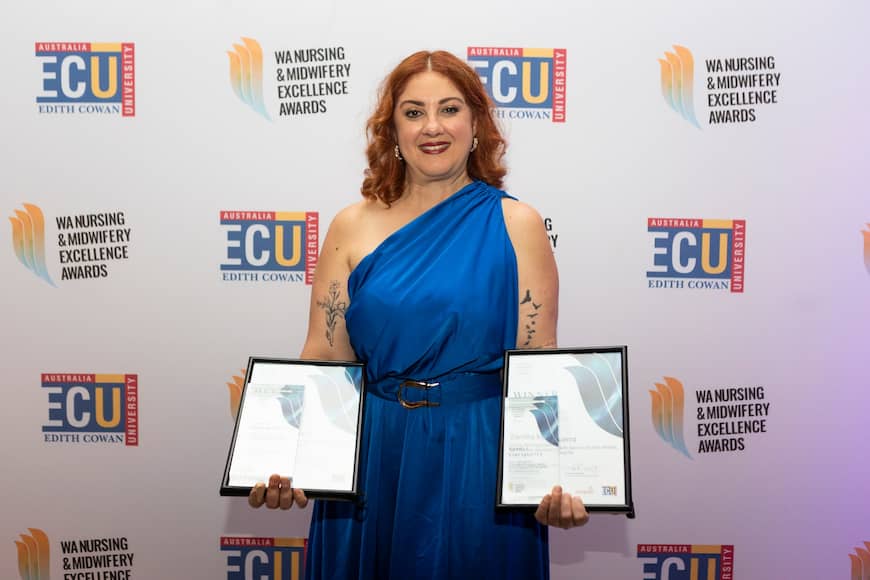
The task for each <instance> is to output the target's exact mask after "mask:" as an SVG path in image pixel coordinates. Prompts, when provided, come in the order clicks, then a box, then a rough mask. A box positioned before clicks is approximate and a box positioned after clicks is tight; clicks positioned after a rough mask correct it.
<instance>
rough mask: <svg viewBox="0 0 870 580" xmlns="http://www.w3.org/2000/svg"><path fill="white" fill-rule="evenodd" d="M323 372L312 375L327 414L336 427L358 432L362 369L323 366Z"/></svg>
mask: <svg viewBox="0 0 870 580" xmlns="http://www.w3.org/2000/svg"><path fill="white" fill-rule="evenodd" d="M320 370H321V372H322V373H323V374H317V375H312V376H311V380H313V381H314V384H316V385H317V389H318V390H317V392H318V393H319V395H320V402H321V404H322V405H323V410H324V412H325V413H326V416H327V417H328V418H329V420H330V421H332V423H333V424H335V426H336V427H338V428H339V429H341V430H342V431H346V432H348V433H356V428H357V418H358V417H359V415H358V413H357V411H358V409H359V397H360V384H361V383H360V381H361V377H362V374H361V370H360V369H358V368H354V369H343V368H334V367H323V368H322V369H320Z"/></svg>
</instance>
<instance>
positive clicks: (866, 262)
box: [861, 224, 870, 272]
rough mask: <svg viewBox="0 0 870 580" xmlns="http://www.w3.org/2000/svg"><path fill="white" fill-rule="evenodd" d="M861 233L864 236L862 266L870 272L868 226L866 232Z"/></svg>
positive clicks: (869, 226)
mask: <svg viewBox="0 0 870 580" xmlns="http://www.w3.org/2000/svg"><path fill="white" fill-rule="evenodd" d="M861 233H862V234H864V265H865V266H866V267H867V271H868V272H870V224H867V231H864V230H861Z"/></svg>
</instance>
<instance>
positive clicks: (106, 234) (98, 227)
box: [9, 203, 132, 286]
mask: <svg viewBox="0 0 870 580" xmlns="http://www.w3.org/2000/svg"><path fill="white" fill-rule="evenodd" d="M22 207H23V208H24V210H23V211H22V210H18V209H16V210H14V211H13V212H12V213H13V215H11V216H9V222H10V223H11V225H12V248H13V251H14V252H15V256H16V257H17V258H18V261H19V262H21V264H22V265H23V266H24V267H25V268H27V269H28V270H30V271H31V272H33V273H34V274H35V275H36V276H38V277H39V278H41V279H43V280H45V281H46V282H47V283H48V284H50V285H52V286H57V284H56V283H55V280H57V279H60V280H88V279H98V278H106V277H108V276H109V274H110V273H111V271H112V266H113V264H114V263H117V262H119V261H126V260H127V259H128V258H129V244H130V239H131V236H132V228H131V227H129V225H128V224H127V217H126V214H125V213H124V212H123V211H108V212H101V213H90V214H76V215H65V216H57V217H55V218H54V222H55V224H56V226H57V233H56V238H55V239H56V245H55V244H52V248H51V250H52V253H54V251H55V250H56V251H57V257H58V262H59V263H60V275H59V276H57V275H55V276H54V277H52V276H51V275H50V274H49V272H48V266H47V264H46V255H47V243H46V240H47V239H49V238H47V235H46V220H45V216H44V215H43V212H42V209H41V208H40V207H39V206H36V205H33V204H30V203H25V204H22Z"/></svg>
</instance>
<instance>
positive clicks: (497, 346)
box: [306, 182, 549, 580]
mask: <svg viewBox="0 0 870 580" xmlns="http://www.w3.org/2000/svg"><path fill="white" fill-rule="evenodd" d="M505 195H506V194H505V193H504V192H502V191H499V190H497V189H495V188H493V187H490V186H489V185H487V184H485V183H482V182H475V183H472V184H470V185H468V186H466V187H465V188H463V189H461V190H460V191H458V192H456V193H455V194H453V195H452V196H451V197H449V198H447V199H446V200H444V201H443V202H441V203H440V204H438V205H436V206H435V207H433V208H432V209H430V210H429V211H427V212H426V213H424V214H423V215H421V216H420V217H418V218H416V219H415V220H413V221H412V222H410V223H409V224H407V225H406V226H404V227H403V228H402V229H400V230H399V231H397V232H395V233H394V234H392V235H391V236H390V237H388V238H387V239H386V240H385V241H384V242H383V243H382V244H381V245H380V246H378V247H377V249H375V251H373V252H372V253H371V254H369V255H368V256H366V257H365V258H364V259H363V260H362V261H361V262H360V263H359V265H358V266H357V267H356V269H355V270H354V271H353V272H352V273H351V275H350V279H349V281H348V293H349V295H350V306H349V307H348V309H347V312H346V316H345V319H346V322H347V329H348V332H349V335H350V340H351V344H352V346H353V348H354V351H355V352H356V354H357V356H358V357H359V359H360V360H362V361H365V362H366V363H367V377H366V378H367V381H368V384H367V386H366V393H367V395H366V397H367V398H366V409H365V427H364V432H363V440H362V453H361V469H360V480H359V481H360V490H361V492H362V494H363V496H362V500H361V501H360V502H358V503H349V502H348V503H344V502H326V501H318V502H316V503H315V506H314V512H313V514H312V521H311V531H310V534H309V553H308V558H307V562H306V576H307V577H308V578H318V579H320V578H323V579H335V578H341V579H357V578H367V579H377V580H386V579H392V580H409V579H414V578H438V579H445V578H459V579H465V578H468V579H480V578H493V579H499V580H501V579H504V578H516V579H522V580H529V579H534V578H548V577H549V564H548V546H547V530H546V528H545V527H542V526H540V525H539V524H538V523H537V522H535V520H534V518H533V517H532V516H531V515H530V514H522V513H516V512H508V513H503V512H498V513H497V512H496V510H495V488H496V475H497V474H496V470H497V455H498V432H499V420H500V412H501V411H500V398H499V397H500V379H499V369H500V368H501V366H502V357H503V352H504V350H505V349H507V348H514V346H515V343H516V328H517V293H518V291H517V265H516V256H515V254H514V250H513V246H512V245H511V241H510V239H509V238H508V234H507V230H506V229H505V224H504V217H503V214H502V209H501V200H502V197H504V196H505ZM406 380H415V381H422V382H428V383H435V382H437V383H439V385H438V386H437V387H433V388H431V389H429V390H426V391H424V390H422V389H414V388H403V390H402V395H403V398H404V399H406V400H408V401H420V400H424V401H427V402H430V403H439V406H426V407H421V408H416V409H407V408H405V407H403V406H402V405H400V403H399V402H398V398H397V391H398V390H399V385H400V384H401V383H402V382H403V381H406Z"/></svg>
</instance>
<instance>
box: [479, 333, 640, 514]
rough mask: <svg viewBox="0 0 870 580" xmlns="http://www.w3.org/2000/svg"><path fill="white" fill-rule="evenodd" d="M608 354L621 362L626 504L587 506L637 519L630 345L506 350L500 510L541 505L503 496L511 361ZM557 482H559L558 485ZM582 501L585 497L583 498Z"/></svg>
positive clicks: (500, 450)
mask: <svg viewBox="0 0 870 580" xmlns="http://www.w3.org/2000/svg"><path fill="white" fill-rule="evenodd" d="M604 353H618V354H619V356H620V361H621V365H620V367H621V373H620V374H621V377H620V382H621V387H622V388H621V410H622V449H621V451H622V454H623V474H624V477H623V481H622V485H623V489H624V490H625V491H624V495H623V499H624V501H623V502H622V503H618V504H611V503H606V504H604V503H598V504H596V503H594V502H590V503H586V502H585V500H584V504H585V506H586V510H587V511H588V512H609V513H623V514H625V515H626V516H627V517H629V518H634V517H635V505H634V500H633V497H632V487H631V444H630V436H629V433H630V430H629V405H628V347H627V346H626V345H617V346H599V347H575V348H553V349H511V350H506V351H505V354H504V372H503V378H502V402H501V427H500V431H499V447H498V477H497V483H496V485H497V488H496V508H498V509H500V510H505V509H511V510H529V511H534V510H535V509H537V507H538V504H531V503H513V502H510V503H509V502H507V501H505V499H504V497H503V491H504V480H503V478H504V469H505V466H504V457H505V449H504V446H505V413H506V405H507V399H508V397H509V395H510V393H511V391H510V387H511V386H510V384H509V378H510V376H511V373H510V368H511V361H512V360H514V361H515V360H516V358H515V357H528V356H541V355H590V354H591V355H595V354H604ZM554 483H555V482H554ZM581 499H582V498H581Z"/></svg>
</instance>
